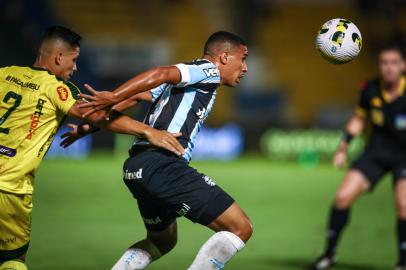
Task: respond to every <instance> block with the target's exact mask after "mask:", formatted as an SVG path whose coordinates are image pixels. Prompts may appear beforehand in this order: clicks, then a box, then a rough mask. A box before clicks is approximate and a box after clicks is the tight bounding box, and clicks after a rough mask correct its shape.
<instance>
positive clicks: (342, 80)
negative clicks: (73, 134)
mask: <svg viewBox="0 0 406 270" xmlns="http://www.w3.org/2000/svg"><path fill="white" fill-rule="evenodd" d="M405 15H406V1H402V0H357V1H355V0H354V1H351V0H329V1H325V0H308V1H306V0H252V1H247V0H205V1H196V0H150V1H141V0H115V1H106V0H86V1H83V0H53V1H51V0H48V1H47V0H36V1H30V0H0V21H1V23H0V34H1V37H2V38H1V41H0V50H1V57H0V66H5V65H31V64H32V63H33V61H34V58H35V50H36V46H37V43H38V39H39V36H40V34H41V31H43V29H45V28H46V27H48V26H49V25H53V24H61V25H65V26H67V27H70V28H72V29H73V30H75V31H77V32H79V33H80V34H81V35H82V36H83V38H84V40H83V46H82V52H81V57H80V59H79V64H78V68H79V71H78V72H77V74H76V75H75V76H74V77H73V82H75V83H76V84H77V85H78V86H81V85H83V83H85V82H86V83H89V84H91V85H92V86H94V87H95V88H96V89H100V90H102V89H103V90H105V89H114V87H116V86H118V85H119V84H120V83H122V82H124V81H125V80H127V79H129V78H130V77H132V76H134V75H135V74H137V73H138V72H140V71H142V70H145V69H147V68H149V67H153V66H156V65H167V64H173V63H177V62H181V61H188V60H192V59H194V58H198V57H200V56H201V54H202V46H203V44H204V42H205V40H206V39H207V37H208V36H209V35H210V34H211V33H212V32H214V31H217V30H228V31H233V32H236V33H238V34H240V35H242V36H243V37H244V38H245V39H246V41H247V42H248V44H249V53H250V56H249V59H248V64H249V72H248V76H247V77H246V78H245V79H244V80H243V83H242V84H241V85H239V86H238V87H237V89H229V88H224V89H220V90H219V92H218V99H217V103H216V105H215V107H214V110H213V112H212V114H211V116H210V117H209V118H208V121H207V125H206V128H205V129H204V130H203V132H202V134H201V135H200V139H199V142H198V145H197V149H196V153H195V159H194V161H193V165H194V166H196V167H197V168H198V169H199V170H201V171H204V172H205V173H207V174H208V175H210V176H212V177H213V178H214V179H215V180H216V182H217V183H218V184H220V185H222V186H223V187H225V188H226V190H228V191H229V192H230V193H231V194H232V195H233V196H234V197H235V198H236V199H237V200H238V202H239V203H240V204H241V205H242V206H243V208H244V209H246V211H247V212H248V214H249V215H250V216H251V217H252V220H253V223H254V230H255V235H254V238H253V239H252V240H251V242H250V243H249V245H248V247H247V249H246V250H244V251H243V252H242V253H241V254H240V255H239V256H238V257H237V258H236V259H235V260H234V261H233V262H231V263H230V265H229V266H228V269H235V270H242V269H249V270H255V269H258V270H259V269H277V270H279V269H281V270H283V269H304V267H305V266H306V264H308V263H310V262H311V260H312V259H314V257H315V256H316V255H317V254H318V252H319V251H320V250H321V247H322V244H323V236H324V235H323V234H324V227H325V224H324V222H325V217H326V214H327V209H328V207H329V204H330V202H331V200H332V197H333V195H334V191H335V188H336V187H337V185H338V184H339V182H340V180H341V177H342V176H343V174H344V172H343V171H336V170H334V169H333V168H332V167H331V166H330V165H329V163H328V162H327V161H328V160H329V158H330V157H331V154H332V152H333V151H334V148H335V147H336V145H337V143H338V139H339V137H340V129H341V128H342V126H343V125H344V123H345V121H346V119H347V118H348V116H349V115H350V114H351V113H352V110H353V108H354V105H355V103H356V100H357V95H358V90H357V89H358V86H359V85H360V84H361V82H362V81H364V80H365V79H368V78H369V77H371V76H374V75H376V74H377V70H376V52H377V49H378V48H379V46H380V45H381V44H383V43H386V42H388V41H390V40H396V41H398V42H399V43H400V44H402V45H404V44H405V40H404V36H405V32H406V17H405ZM336 17H342V18H348V19H350V20H352V21H353V22H354V23H355V24H356V25H357V26H358V28H359V29H360V30H361V33H362V35H363V45H364V46H363V50H362V52H361V55H360V56H359V57H358V59H356V60H355V61H353V62H352V63H349V64H346V65H342V66H335V65H331V64H328V63H327V62H325V61H324V60H323V59H322V58H321V57H319V55H318V52H317V51H316V50H315V48H314V39H315V36H316V32H317V30H318V29H319V27H320V26H321V25H322V24H323V23H324V22H325V21H327V20H329V19H331V18H336ZM145 110H146V106H139V107H137V108H136V109H134V110H133V111H131V112H130V114H131V115H132V116H134V117H136V118H138V119H142V117H143V114H144V113H145ZM68 121H75V120H73V119H69V120H68ZM131 141H132V138H131V137H129V136H125V135H116V134H111V133H108V132H99V133H97V134H94V136H92V137H88V138H86V139H84V140H82V141H81V142H78V143H76V144H75V145H73V146H72V147H71V148H70V149H68V150H65V151H64V150H62V149H61V148H59V147H58V139H56V141H55V144H54V145H53V147H52V149H51V150H50V151H49V153H48V156H47V161H46V162H45V163H44V164H43V165H42V167H41V169H40V172H39V175H38V178H37V186H36V187H37V191H36V194H35V208H34V214H33V239H32V243H31V250H30V253H29V257H28V264H29V265H30V266H31V269H33V270H40V269H41V270H46V269H59V270H64V269H88V270H91V269H109V267H110V266H111V265H112V264H113V263H114V261H115V260H116V258H118V256H119V255H120V254H121V252H122V250H123V249H125V247H126V246H128V245H129V244H131V243H132V241H133V240H135V239H137V238H139V237H142V236H143V234H144V230H143V227H142V225H141V220H140V218H139V216H138V213H137V208H136V203H135V202H134V201H133V200H132V198H131V197H130V193H129V192H127V190H126V189H125V187H124V185H123V184H122V183H121V180H120V179H121V164H122V161H123V160H124V159H125V157H126V156H125V155H126V151H127V149H128V148H129V145H130V144H131ZM362 143H363V142H362V139H359V140H358V141H357V142H355V143H354V145H353V148H352V150H351V151H352V154H355V153H356V152H357V151H359V149H360V148H361V147H362ZM391 196H392V190H391V185H390V183H389V181H385V183H384V184H382V185H381V186H380V187H379V189H378V190H377V191H376V192H375V193H374V196H368V197H365V198H363V199H362V200H361V201H360V203H359V204H357V206H356V207H355V208H356V209H355V212H356V215H355V216H354V218H353V223H352V224H351V225H350V229H349V230H348V232H347V233H346V235H345V236H344V239H343V241H342V242H343V243H342V244H343V245H342V246H341V249H340V252H341V257H340V258H341V260H340V261H342V262H343V264H341V266H339V267H337V269H361V270H362V269H365V270H366V269H368V270H371V269H389V267H390V266H392V264H393V263H394V260H395V240H394V236H393V230H394V210H393V203H392V197H391ZM180 223H181V225H180V241H179V244H178V247H177V248H176V249H175V251H174V252H173V253H171V254H170V255H168V256H167V257H165V258H164V259H162V260H161V261H160V262H157V263H156V264H153V265H152V266H151V268H150V269H161V270H175V269H186V267H187V265H188V263H189V262H191V260H192V258H193V257H194V254H195V253H196V252H197V250H198V247H199V246H200V245H201V243H203V241H204V239H206V238H207V236H208V235H209V234H210V232H209V231H208V230H206V229H204V228H200V227H198V226H193V225H192V224H191V223H190V222H188V221H186V220H181V221H180Z"/></svg>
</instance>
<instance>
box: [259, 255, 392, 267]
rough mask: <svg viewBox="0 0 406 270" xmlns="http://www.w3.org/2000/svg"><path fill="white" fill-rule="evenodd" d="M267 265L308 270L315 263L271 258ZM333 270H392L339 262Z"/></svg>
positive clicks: (267, 260) (303, 260)
mask: <svg viewBox="0 0 406 270" xmlns="http://www.w3.org/2000/svg"><path fill="white" fill-rule="evenodd" d="M265 261H266V264H267V265H269V269H274V270H278V269H298V270H299V269H301V270H308V269H309V266H310V264H311V263H312V262H313V261H311V260H307V259H297V258H292V259H289V258H269V259H266V260H264V262H265ZM330 269H331V270H382V269H390V268H389V267H382V266H379V267H378V266H374V265H367V264H356V263H347V262H338V263H337V264H336V265H335V266H334V267H332V268H330Z"/></svg>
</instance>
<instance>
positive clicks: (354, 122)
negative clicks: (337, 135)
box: [333, 113, 365, 168]
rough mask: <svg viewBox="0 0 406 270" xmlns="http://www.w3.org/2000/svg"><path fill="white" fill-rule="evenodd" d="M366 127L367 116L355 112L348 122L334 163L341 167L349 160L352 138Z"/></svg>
mask: <svg viewBox="0 0 406 270" xmlns="http://www.w3.org/2000/svg"><path fill="white" fill-rule="evenodd" d="M364 127H365V116H364V115H362V114H359V113H355V114H354V115H353V116H352V117H351V118H350V119H349V120H348V122H347V124H346V126H345V129H344V133H343V136H342V138H341V141H340V144H339V145H338V148H337V150H336V152H335V155H334V158H333V164H334V166H336V167H337V168H341V167H343V166H344V165H345V163H346V162H347V151H348V146H349V145H350V142H351V140H352V139H353V138H354V137H356V136H358V135H360V134H361V133H362V131H363V130H364Z"/></svg>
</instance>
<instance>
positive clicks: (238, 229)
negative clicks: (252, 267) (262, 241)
mask: <svg viewBox="0 0 406 270" xmlns="http://www.w3.org/2000/svg"><path fill="white" fill-rule="evenodd" d="M230 232H232V233H233V234H235V235H237V236H238V237H239V238H240V239H241V240H242V241H244V242H247V241H248V240H249V239H250V238H251V236H252V234H253V232H254V230H253V227H252V224H251V222H250V221H249V220H248V219H247V218H245V219H244V220H243V221H242V222H240V223H239V224H238V225H237V226H235V227H232V228H231V229H230Z"/></svg>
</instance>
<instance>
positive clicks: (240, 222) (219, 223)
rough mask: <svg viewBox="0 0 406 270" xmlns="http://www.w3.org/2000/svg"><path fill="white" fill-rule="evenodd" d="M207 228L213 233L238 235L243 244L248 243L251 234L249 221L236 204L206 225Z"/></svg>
mask: <svg viewBox="0 0 406 270" xmlns="http://www.w3.org/2000/svg"><path fill="white" fill-rule="evenodd" d="M207 227H209V228H210V229H212V230H214V231H215V232H219V231H229V232H232V233H234V234H236V235H238V236H239V237H240V238H241V239H242V240H243V241H244V242H247V241H248V239H249V238H250V237H251V235H252V232H253V229H252V224H251V221H250V220H249V218H248V216H247V215H246V214H245V213H244V211H243V210H242V209H241V208H240V207H239V206H238V205H237V203H233V204H232V205H231V206H230V207H229V208H228V209H227V210H226V211H224V212H223V213H222V214H221V215H220V216H218V217H217V218H216V219H215V220H214V221H212V222H211V223H210V224H208V225H207Z"/></svg>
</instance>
